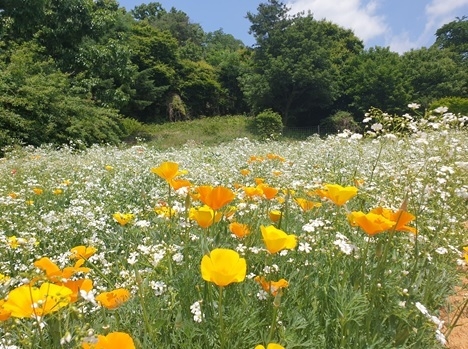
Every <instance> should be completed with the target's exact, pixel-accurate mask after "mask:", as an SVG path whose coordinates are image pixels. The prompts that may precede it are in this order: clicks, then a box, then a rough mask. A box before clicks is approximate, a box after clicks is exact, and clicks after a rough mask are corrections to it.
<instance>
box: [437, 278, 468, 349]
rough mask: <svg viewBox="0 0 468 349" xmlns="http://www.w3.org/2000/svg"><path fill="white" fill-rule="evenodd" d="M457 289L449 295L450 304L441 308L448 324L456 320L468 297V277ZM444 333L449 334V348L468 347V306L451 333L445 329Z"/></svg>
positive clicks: (442, 315) (462, 348)
mask: <svg viewBox="0 0 468 349" xmlns="http://www.w3.org/2000/svg"><path fill="white" fill-rule="evenodd" d="M455 291H456V293H455V294H454V295H453V296H451V297H449V300H448V303H449V306H448V307H446V308H444V309H442V310H441V318H442V319H443V320H444V321H445V323H446V324H449V323H450V322H453V321H454V320H455V317H456V316H457V314H458V313H459V312H460V310H461V309H462V307H463V305H464V303H465V302H466V301H467V299H468V279H467V278H464V280H463V286H462V287H457V288H456V289H455ZM444 333H445V334H446V335H448V337H447V342H448V344H447V347H448V348H450V349H468V306H467V307H465V309H464V310H463V312H462V314H461V315H460V318H459V319H458V321H457V326H456V327H454V328H453V329H452V331H451V332H450V333H448V332H447V329H445V331H444Z"/></svg>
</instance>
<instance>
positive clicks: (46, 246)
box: [0, 110, 468, 349]
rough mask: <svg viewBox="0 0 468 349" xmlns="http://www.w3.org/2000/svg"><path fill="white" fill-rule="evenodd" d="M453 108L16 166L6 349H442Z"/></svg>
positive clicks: (58, 154) (467, 159)
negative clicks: (291, 133)
mask: <svg viewBox="0 0 468 349" xmlns="http://www.w3.org/2000/svg"><path fill="white" fill-rule="evenodd" d="M443 112H445V111H441V112H440V115H439V116H437V117H434V118H432V119H431V117H429V118H425V119H421V118H419V119H418V118H417V117H415V116H414V115H413V116H410V115H409V114H408V115H406V116H401V117H399V118H400V119H398V118H397V117H393V118H392V117H390V116H388V115H386V114H384V113H381V112H377V111H375V110H374V111H372V113H371V114H369V115H368V117H367V118H366V119H365V120H364V121H365V122H366V123H367V125H368V128H367V130H368V131H366V132H365V133H364V135H363V134H355V133H352V132H349V131H344V132H342V133H340V134H338V135H333V136H328V137H326V138H320V137H318V136H313V137H309V138H308V139H307V140H305V141H282V140H281V139H279V140H276V141H273V140H271V141H261V142H260V141H255V140H249V139H247V138H239V139H236V140H233V141H232V142H228V143H224V144H222V145H219V146H209V147H207V146H203V145H194V144H187V145H186V146H184V147H181V148H177V149H169V150H165V151H158V150H155V149H152V148H151V147H149V146H146V145H145V144H144V143H142V144H138V145H135V146H121V147H115V146H94V147H91V148H89V149H86V150H79V151H78V150H74V148H73V147H62V148H60V149H54V148H52V147H47V146H43V147H40V148H28V147H26V148H21V149H14V150H10V151H8V152H6V156H5V158H3V159H0V256H1V257H0V299H1V300H0V338H1V339H0V348H10V349H13V348H21V349H23V348H85V349H86V348H88V349H89V348H96V349H97V348H121V349H127V348H184V349H186V348H200V349H206V348H222V349H227V348H246V349H248V348H252V349H253V348H256V349H261V348H267V349H277V348H287V349H292V348H320V349H322V348H323V349H325V348H363V349H364V348H379V349H384V348H443V347H444V346H445V345H446V344H447V342H448V343H450V331H451V329H452V328H453V326H454V325H456V321H457V314H459V312H458V313H457V310H458V311H463V309H454V312H453V314H455V315H454V316H452V317H450V318H448V319H447V318H444V319H442V317H441V309H442V308H443V307H447V302H446V300H447V297H448V296H449V295H450V294H451V293H452V292H453V289H454V286H455V285H458V284H459V283H460V281H459V280H460V276H462V275H463V273H465V275H466V270H465V269H464V268H465V261H464V258H465V255H464V253H468V248H466V249H464V247H465V246H467V245H468V238H467V229H468V228H467V226H468V217H467V203H468V156H467V154H468V141H467V139H468V138H467V132H466V130H465V129H464V128H463V127H462V126H463V125H464V123H465V122H466V118H464V119H462V118H457V117H456V116H453V115H452V116H450V115H449V116H447V115H446V114H443ZM442 114H443V116H442ZM398 120H400V122H399V123H398V127H399V128H397V127H391V125H390V122H391V123H395V122H397V121H398ZM389 125H390V126H389ZM423 126H424V127H423ZM391 131H394V132H391Z"/></svg>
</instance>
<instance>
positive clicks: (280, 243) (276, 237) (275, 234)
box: [260, 225, 297, 254]
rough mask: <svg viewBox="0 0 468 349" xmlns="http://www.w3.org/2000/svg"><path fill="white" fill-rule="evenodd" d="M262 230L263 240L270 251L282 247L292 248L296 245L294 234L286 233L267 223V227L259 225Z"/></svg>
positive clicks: (276, 250)
mask: <svg viewBox="0 0 468 349" xmlns="http://www.w3.org/2000/svg"><path fill="white" fill-rule="evenodd" d="M260 230H261V231H262V237H263V242H264V243H265V246H266V248H267V250H268V252H270V253H272V254H273V253H276V252H279V251H281V250H284V249H289V250H292V249H293V248H295V247H296V244H297V239H296V235H288V234H286V233H285V232H284V231H282V230H280V229H277V228H276V227H274V226H272V225H269V226H268V227H265V226H263V225H262V226H260Z"/></svg>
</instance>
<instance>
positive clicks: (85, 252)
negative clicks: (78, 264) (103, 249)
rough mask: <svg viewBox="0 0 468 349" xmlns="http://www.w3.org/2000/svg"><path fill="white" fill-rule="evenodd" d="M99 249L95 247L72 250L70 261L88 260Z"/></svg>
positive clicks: (81, 247) (78, 247) (74, 248)
mask: <svg viewBox="0 0 468 349" xmlns="http://www.w3.org/2000/svg"><path fill="white" fill-rule="evenodd" d="M96 251H97V249H96V248H95V247H93V246H83V245H80V246H75V247H73V248H72V249H71V250H70V253H71V254H70V259H88V258H89V257H91V256H92V255H93V254H95V253H96Z"/></svg>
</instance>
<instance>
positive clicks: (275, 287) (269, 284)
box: [254, 276, 289, 296]
mask: <svg viewBox="0 0 468 349" xmlns="http://www.w3.org/2000/svg"><path fill="white" fill-rule="evenodd" d="M254 280H255V281H257V282H258V283H259V284H260V286H261V287H262V288H263V290H264V291H266V292H268V293H270V294H271V295H273V296H276V295H277V294H278V292H279V291H281V289H283V288H286V287H288V286H289V283H288V282H287V281H286V280H285V279H280V280H278V281H266V280H265V278H264V277H263V276H256V277H255V279H254Z"/></svg>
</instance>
